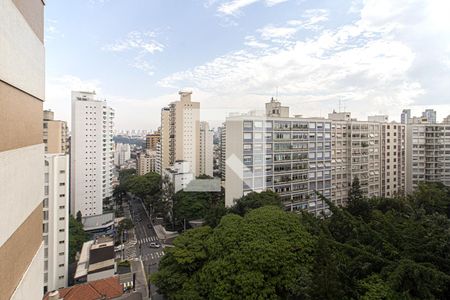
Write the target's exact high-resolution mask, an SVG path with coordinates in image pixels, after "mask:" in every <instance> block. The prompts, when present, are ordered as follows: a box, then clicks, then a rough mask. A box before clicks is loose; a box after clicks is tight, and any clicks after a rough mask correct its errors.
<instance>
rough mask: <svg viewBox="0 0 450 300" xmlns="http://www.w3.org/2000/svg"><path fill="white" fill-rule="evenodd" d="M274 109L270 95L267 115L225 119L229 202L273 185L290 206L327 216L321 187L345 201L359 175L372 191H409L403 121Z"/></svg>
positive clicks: (363, 186) (366, 189) (338, 201)
mask: <svg viewBox="0 0 450 300" xmlns="http://www.w3.org/2000/svg"><path fill="white" fill-rule="evenodd" d="M276 107H281V104H278V103H277V101H274V100H272V101H271V102H270V105H266V114H265V115H264V116H255V115H241V116H233V117H229V118H227V120H226V124H225V127H226V141H227V142H226V146H225V152H226V167H225V173H226V176H225V193H226V200H225V201H226V205H228V206H230V205H232V204H233V201H234V200H235V199H237V198H240V197H241V196H242V195H245V194H246V193H248V192H250V191H263V190H267V189H270V190H273V191H275V192H277V193H279V194H280V196H281V199H282V200H283V202H284V203H285V205H286V207H287V208H288V209H290V210H298V209H307V210H309V211H311V212H315V213H321V212H322V211H325V212H326V213H327V212H328V210H327V208H326V205H325V204H324V203H323V202H322V200H320V198H318V197H317V195H316V192H319V193H321V194H322V195H324V196H325V197H327V198H329V199H330V200H332V201H333V202H334V203H336V204H337V205H345V204H346V202H347V198H348V192H349V189H350V186H351V183H352V180H353V178H355V177H358V179H359V180H360V184H361V189H362V191H363V193H364V194H365V195H367V196H382V195H394V194H398V193H404V190H405V172H404V171H405V127H404V125H399V124H396V123H385V122H379V121H378V120H381V118H377V119H376V120H375V121H371V122H368V121H357V120H355V119H352V118H351V115H350V113H332V114H329V116H328V119H325V118H302V117H295V118H292V117H289V116H288V109H287V108H284V113H283V116H282V117H279V116H278V115H280V112H279V111H276V109H275V111H276V114H277V115H276V116H274V115H273V111H274V108H276ZM383 120H384V119H383ZM391 135H392V137H391ZM387 150H389V151H387ZM384 183H389V184H387V185H386V187H384V188H383V185H384Z"/></svg>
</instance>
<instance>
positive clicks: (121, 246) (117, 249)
mask: <svg viewBox="0 0 450 300" xmlns="http://www.w3.org/2000/svg"><path fill="white" fill-rule="evenodd" d="M123 248H124V245H123V244H120V245H119V246H116V247H114V251H115V252H119V251H122V250H123Z"/></svg>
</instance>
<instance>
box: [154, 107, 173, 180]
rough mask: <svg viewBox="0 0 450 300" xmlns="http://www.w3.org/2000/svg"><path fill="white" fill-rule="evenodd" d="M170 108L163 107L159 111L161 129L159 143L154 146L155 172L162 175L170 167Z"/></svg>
mask: <svg viewBox="0 0 450 300" xmlns="http://www.w3.org/2000/svg"><path fill="white" fill-rule="evenodd" d="M170 127H171V123H170V108H168V107H164V108H162V109H161V128H160V137H159V142H158V144H156V151H157V160H156V172H158V174H160V175H162V174H163V170H165V169H167V168H168V167H169V166H170V144H171V136H170V131H171V129H170Z"/></svg>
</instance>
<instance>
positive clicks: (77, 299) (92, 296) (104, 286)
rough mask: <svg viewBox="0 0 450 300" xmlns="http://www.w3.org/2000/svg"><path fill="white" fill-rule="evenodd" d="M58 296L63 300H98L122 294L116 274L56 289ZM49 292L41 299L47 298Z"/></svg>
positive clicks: (45, 299) (113, 297)
mask: <svg viewBox="0 0 450 300" xmlns="http://www.w3.org/2000/svg"><path fill="white" fill-rule="evenodd" d="M58 292H59V298H56V299H61V300H62V299H64V300H98V299H115V298H118V297H121V296H122V295H123V287H122V285H121V284H120V283H119V278H118V276H113V277H109V278H105V279H100V280H96V281H91V282H88V283H84V284H78V285H74V286H72V287H68V288H64V289H60V290H58ZM49 294H50V293H47V294H46V295H45V296H44V299H43V300H49Z"/></svg>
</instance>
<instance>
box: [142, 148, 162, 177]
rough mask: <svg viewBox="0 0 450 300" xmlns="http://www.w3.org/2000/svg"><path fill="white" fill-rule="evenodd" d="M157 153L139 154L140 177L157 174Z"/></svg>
mask: <svg viewBox="0 0 450 300" xmlns="http://www.w3.org/2000/svg"><path fill="white" fill-rule="evenodd" d="M157 158H158V156H157V152H156V151H148V150H147V151H145V152H141V153H139V154H138V157H137V172H138V175H140V176H141V175H145V174H147V173H150V172H156V161H157Z"/></svg>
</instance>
